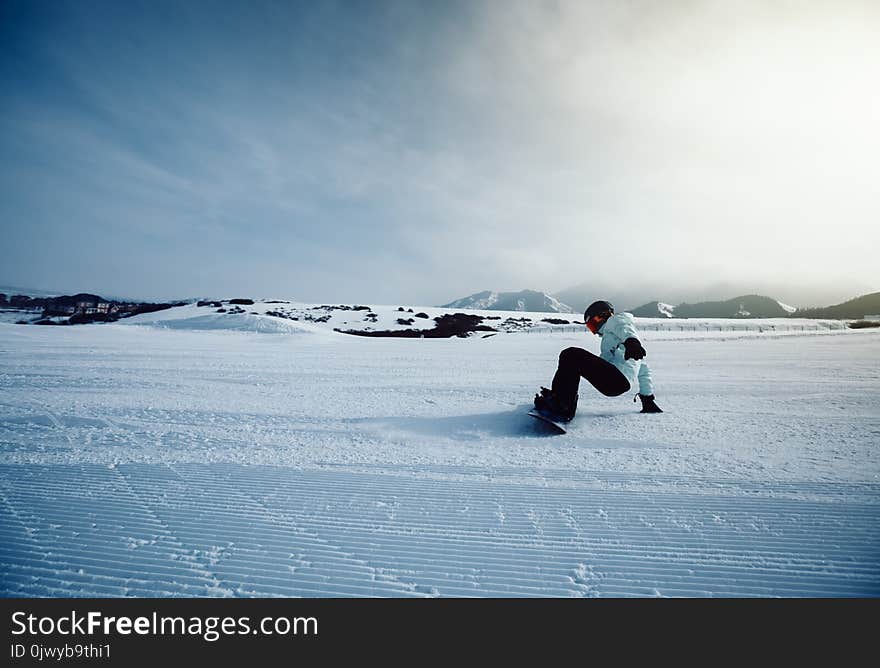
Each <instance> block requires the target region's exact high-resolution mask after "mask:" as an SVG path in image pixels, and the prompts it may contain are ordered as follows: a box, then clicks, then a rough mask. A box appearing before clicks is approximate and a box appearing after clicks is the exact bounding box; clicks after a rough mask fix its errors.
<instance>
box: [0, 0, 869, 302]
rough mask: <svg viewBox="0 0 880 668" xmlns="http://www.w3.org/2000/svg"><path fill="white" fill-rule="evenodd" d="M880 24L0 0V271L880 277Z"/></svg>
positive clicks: (304, 281)
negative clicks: (878, 270)
mask: <svg viewBox="0 0 880 668" xmlns="http://www.w3.org/2000/svg"><path fill="white" fill-rule="evenodd" d="M878 34H880V3H878V2H876V1H867V2H848V1H846V0H827V1H826V2H809V1H808V0H797V1H793V2H784V1H775V2H769V1H768V2H746V1H742V0H728V1H725V2H699V1H694V2H687V1H682V2H674V1H671V0H666V1H663V2H655V1H648V2H638V1H629V2H624V1H611V0H609V1H608V2H587V1H586V0H579V1H575V2H562V1H560V2H538V1H537V0H534V1H529V2H515V1H512V0H503V1H502V0H497V1H487V2H477V1H469V2H450V1H448V0H443V1H440V0H436V1H431V2H416V1H414V0H404V1H401V2H379V1H378V0H376V1H373V2H367V1H363V2H336V3H334V2H327V1H326V0H321V1H318V0H315V1H313V2H304V3H296V2H257V1H253V0H249V1H248V2H241V1H236V2H194V1H186V2H181V1H180V0H175V1H173V2H168V3H164V2H157V1H155V0H149V1H147V2H133V1H124V0H123V1H120V0H113V1H111V2H99V1H96V0H89V1H88V2H69V3H68V2H60V1H58V0H52V1H45V2H44V1H36V0H25V1H17V0H3V2H2V3H0V247H2V248H3V250H4V252H3V254H2V258H3V259H2V263H0V283H5V284H12V285H23V286H29V287H35V288H47V289H64V290H71V291H74V290H75V291H80V290H83V291H96V292H103V293H106V294H116V295H131V296H141V297H147V298H161V297H179V296H196V295H205V296H209V295H210V296H234V295H254V296H260V295H264V296H288V297H294V298H299V299H303V300H309V301H374V302H386V303H395V302H400V303H421V304H431V303H442V302H446V301H451V300H452V299H454V298H457V297H461V296H464V295H466V294H469V293H471V292H476V291H478V290H483V289H499V290H519V289H523V288H532V289H539V290H547V291H551V292H552V291H556V290H560V289H562V288H566V287H569V286H571V285H574V284H578V283H584V282H591V283H592V282H595V284H596V286H597V290H601V288H602V287H603V286H617V287H621V286H632V287H635V288H638V289H641V290H644V291H645V292H646V295H647V296H649V297H653V298H660V299H666V300H675V299H676V298H677V297H678V298H681V296H682V295H687V296H688V297H691V296H692V295H691V293H689V292H688V290H691V291H693V290H694V286H699V285H704V284H705V285H709V284H722V283H723V284H726V285H730V286H733V287H732V288H731V289H733V288H739V287H742V288H743V289H744V290H749V291H751V290H759V289H763V288H765V287H768V289H777V290H780V291H781V292H780V294H778V295H774V296H779V297H781V298H787V299H790V300H795V299H796V295H797V294H798V290H799V289H800V288H809V287H810V286H813V287H824V288H826V289H831V290H839V292H840V294H841V295H846V296H852V295H853V294H855V293H858V292H864V291H869V290H880V280H878V277H880V273H878V272H877V269H876V267H877V266H878V248H880V188H878V176H880V174H878V172H880V164H878V161H880V157H878V156H880V39H878V38H877V35H878ZM706 296H713V295H706ZM714 296H721V295H714ZM727 296H733V294H731V295H727Z"/></svg>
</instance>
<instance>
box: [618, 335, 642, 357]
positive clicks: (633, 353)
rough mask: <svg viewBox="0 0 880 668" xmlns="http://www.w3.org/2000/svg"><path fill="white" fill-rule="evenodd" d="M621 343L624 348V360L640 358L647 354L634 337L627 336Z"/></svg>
mask: <svg viewBox="0 0 880 668" xmlns="http://www.w3.org/2000/svg"><path fill="white" fill-rule="evenodd" d="M623 345H624V347H625V348H626V352H625V353H624V355H623V359H625V360H640V359H642V358H643V357H644V356H645V355H647V354H648V353H646V352H645V349H644V348H642V344H641V343H639V340H638V339H636V338H633V337H630V338H628V339H627V340H626V341H624V342H623Z"/></svg>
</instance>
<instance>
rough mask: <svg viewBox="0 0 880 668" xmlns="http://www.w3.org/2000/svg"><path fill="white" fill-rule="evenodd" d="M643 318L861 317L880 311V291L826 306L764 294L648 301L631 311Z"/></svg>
mask: <svg viewBox="0 0 880 668" xmlns="http://www.w3.org/2000/svg"><path fill="white" fill-rule="evenodd" d="M630 312H631V313H632V314H633V315H634V316H637V317H640V318H788V317H795V318H830V319H859V318H864V317H865V316H866V315H877V314H880V292H875V293H872V294H869V295H863V296H861V297H857V298H856V299H851V300H849V301H847V302H844V303H842V304H836V305H834V306H827V307H825V308H811V309H796V308H794V307H793V306H788V305H787V304H783V303H782V302H780V301H778V300H776V299H773V298H772V297H765V296H763V295H742V296H739V297H734V298H733V299H727V300H725V301H715V302H697V303H695V304H687V303H685V304H679V305H678V306H672V305H671V304H664V303H663V302H648V303H647V304H643V305H642V306H639V307H638V308H635V309H632V311H630Z"/></svg>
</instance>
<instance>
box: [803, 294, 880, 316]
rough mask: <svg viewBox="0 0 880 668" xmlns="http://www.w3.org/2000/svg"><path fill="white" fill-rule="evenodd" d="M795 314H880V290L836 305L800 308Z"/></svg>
mask: <svg viewBox="0 0 880 668" xmlns="http://www.w3.org/2000/svg"><path fill="white" fill-rule="evenodd" d="M794 315H795V316H796V317H798V318H864V317H865V316H868V315H880V292H872V293H871V294H868V295H862V296H861V297H856V298H855V299H850V300H849V301H845V302H843V303H842V304H835V305H834V306H826V307H824V308H805V309H798V310H797V311H796V312H795V313H794Z"/></svg>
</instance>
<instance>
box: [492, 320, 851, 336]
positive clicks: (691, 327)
mask: <svg viewBox="0 0 880 668" xmlns="http://www.w3.org/2000/svg"><path fill="white" fill-rule="evenodd" d="M637 328H638V330H639V331H641V332H758V333H761V334H763V333H765V332H826V331H831V330H845V329H846V328H847V327H846V323H845V322H841V323H828V324H821V325H820V324H818V323H816V324H813V325H807V324H801V325H757V324H749V323H742V324H739V323H737V324H729V325H727V324H724V325H717V324H705V323H703V324H700V323H694V324H688V325H686V324H675V325H672V324H665V323H664V324H639V325H637ZM584 331H586V328H585V327H584V325H555V326H552V325H538V326H535V327H522V328H520V329H512V330H507V332H506V333H507V334H522V333H526V334H547V333H549V334H555V333H557V332H558V333H561V334H566V333H573V334H577V333H580V332H584Z"/></svg>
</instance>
